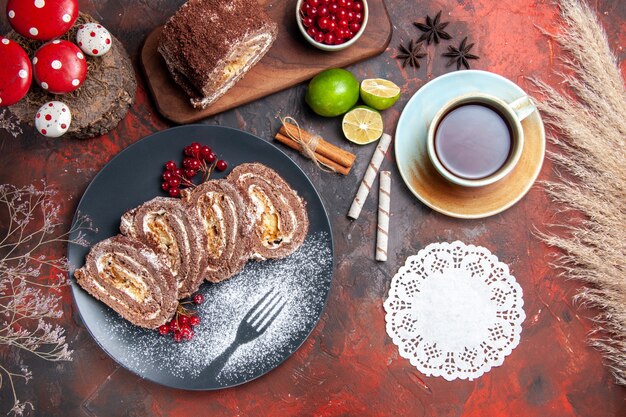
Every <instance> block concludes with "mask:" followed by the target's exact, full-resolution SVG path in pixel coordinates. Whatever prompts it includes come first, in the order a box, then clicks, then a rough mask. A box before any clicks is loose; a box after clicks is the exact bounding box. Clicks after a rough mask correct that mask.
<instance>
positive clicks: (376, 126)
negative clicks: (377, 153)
mask: <svg viewBox="0 0 626 417" xmlns="http://www.w3.org/2000/svg"><path fill="white" fill-rule="evenodd" d="M341 129H342V130H343V134H344V135H345V137H346V139H348V140H349V141H350V142H354V143H356V144H358V145H365V144H368V143H371V142H374V141H375V140H377V139H378V138H380V136H381V135H382V134H383V118H382V117H381V116H380V113H379V112H378V111H376V110H374V109H372V108H371V107H367V106H357V107H355V108H353V109H352V110H350V111H349V112H348V113H346V114H345V116H343V121H342V122H341Z"/></svg>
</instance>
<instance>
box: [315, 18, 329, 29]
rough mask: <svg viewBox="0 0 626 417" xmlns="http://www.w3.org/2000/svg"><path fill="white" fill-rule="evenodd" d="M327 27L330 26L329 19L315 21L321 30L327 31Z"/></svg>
mask: <svg viewBox="0 0 626 417" xmlns="http://www.w3.org/2000/svg"><path fill="white" fill-rule="evenodd" d="M328 25H330V19H329V18H327V17H319V18H318V19H317V26H318V27H319V28H320V29H322V30H328Z"/></svg>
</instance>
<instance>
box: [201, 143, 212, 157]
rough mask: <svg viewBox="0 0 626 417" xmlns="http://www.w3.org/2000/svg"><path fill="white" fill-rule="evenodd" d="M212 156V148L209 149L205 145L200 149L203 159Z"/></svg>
mask: <svg viewBox="0 0 626 417" xmlns="http://www.w3.org/2000/svg"><path fill="white" fill-rule="evenodd" d="M210 154H211V148H209V147H208V146H206V145H204V146H203V147H202V148H200V156H201V157H202V159H206V158H207V156H209V155H210Z"/></svg>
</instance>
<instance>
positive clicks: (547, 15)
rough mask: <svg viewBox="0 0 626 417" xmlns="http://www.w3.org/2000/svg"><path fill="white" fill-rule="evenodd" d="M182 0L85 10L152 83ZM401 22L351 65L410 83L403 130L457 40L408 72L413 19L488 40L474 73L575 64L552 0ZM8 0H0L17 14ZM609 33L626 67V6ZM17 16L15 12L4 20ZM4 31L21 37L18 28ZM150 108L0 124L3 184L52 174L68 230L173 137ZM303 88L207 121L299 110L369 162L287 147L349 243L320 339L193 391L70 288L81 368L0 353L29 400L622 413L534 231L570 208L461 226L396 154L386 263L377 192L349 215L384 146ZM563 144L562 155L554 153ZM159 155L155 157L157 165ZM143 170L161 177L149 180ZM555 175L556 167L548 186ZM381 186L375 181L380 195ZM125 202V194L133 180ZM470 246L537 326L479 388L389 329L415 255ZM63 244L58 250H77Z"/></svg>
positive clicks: (457, 6)
mask: <svg viewBox="0 0 626 417" xmlns="http://www.w3.org/2000/svg"><path fill="white" fill-rule="evenodd" d="M181 3H182V1H181V0H177V1H165V0H142V1H135V2H127V1H121V0H110V1H80V6H81V10H82V11H84V12H87V13H89V14H91V15H93V16H94V17H95V18H96V19H98V20H99V21H101V22H102V23H103V24H104V26H105V27H107V28H108V29H109V30H110V31H111V32H112V34H113V35H114V36H116V37H117V38H118V39H120V41H121V42H122V43H123V44H124V46H125V47H126V49H127V50H128V51H129V53H130V54H131V56H132V58H133V63H134V64H135V70H136V72H137V74H139V71H138V66H137V63H138V61H137V58H138V53H139V50H140V45H141V42H142V40H143V38H144V37H145V36H146V35H147V34H148V33H149V32H150V31H151V30H152V29H153V28H154V27H155V26H157V25H161V24H163V23H164V22H165V20H166V19H167V18H168V17H169V16H170V15H171V14H172V13H173V12H174V11H175V10H176V9H177V7H178V6H179V5H180V4H181ZM386 4H387V7H388V9H389V13H390V15H391V19H392V22H393V24H394V35H393V39H392V41H391V44H390V48H389V49H388V50H387V51H385V52H384V53H383V54H382V55H380V56H378V57H376V58H374V59H370V60H368V61H365V62H362V63H360V64H357V65H355V66H353V67H350V68H349V69H350V70H352V71H353V72H354V73H355V74H356V76H357V78H359V79H363V78H370V77H375V76H382V77H384V78H388V79H391V80H393V81H394V82H396V83H397V84H398V85H400V86H401V88H402V93H403V94H402V97H401V99H400V101H399V102H398V103H397V104H396V105H395V106H394V107H393V108H391V109H389V110H386V111H385V112H384V113H383V118H384V121H385V123H386V126H387V128H386V130H387V131H388V132H390V133H393V130H394V129H395V124H396V122H397V120H398V117H399V114H400V112H401V111H402V108H403V107H404V105H405V103H406V101H407V100H408V99H409V98H410V96H411V95H412V94H413V93H414V92H415V91H417V89H419V88H420V87H421V86H422V85H423V84H424V83H425V82H427V81H429V80H430V79H432V78H433V77H436V76H438V75H441V74H443V73H446V72H449V71H451V70H452V68H446V67H445V63H446V62H447V60H446V59H445V58H443V57H441V56H440V54H441V53H443V52H444V51H445V45H446V43H445V41H444V42H442V43H441V44H439V45H438V46H434V45H430V46H428V47H427V48H426V50H427V52H428V56H427V57H426V58H425V59H424V60H422V61H421V62H422V67H421V68H420V69H418V70H415V69H414V68H411V67H407V68H404V69H402V66H401V62H399V61H397V60H395V59H394V58H393V56H395V53H396V52H395V47H396V46H397V45H398V44H399V43H400V42H401V41H402V42H407V41H408V40H409V39H410V38H417V37H418V36H419V31H418V30H417V29H416V28H415V27H414V26H413V22H414V21H422V20H423V19H424V17H425V16H426V14H430V15H433V14H434V13H436V12H437V11H438V10H439V9H443V10H444V12H443V14H442V19H443V20H444V21H450V22H451V23H450V25H449V26H448V27H447V28H446V30H447V31H448V32H449V33H450V34H451V35H452V36H453V37H454V40H453V42H455V41H456V42H458V41H460V40H461V39H462V38H463V37H464V36H465V35H468V36H469V40H470V41H472V42H475V44H476V45H475V46H474V49H472V52H474V53H476V54H477V55H479V56H480V60H479V61H472V62H471V64H472V66H473V68H476V69H485V70H489V71H493V72H496V73H499V74H501V75H503V76H505V77H507V78H509V79H511V80H513V81H515V82H516V83H518V84H519V85H520V86H521V87H522V88H524V89H526V90H531V87H530V83H529V81H528V79H527V77H533V76H534V77H539V78H542V79H543V80H545V81H547V82H548V83H549V84H551V85H555V86H558V85H559V81H560V80H559V78H558V77H557V76H556V75H554V72H555V71H557V70H558V69H559V59H560V58H561V57H562V56H563V55H562V52H561V51H560V50H559V49H558V47H557V45H555V43H554V42H553V41H551V40H550V39H548V38H547V37H545V36H543V35H542V34H541V32H540V30H539V29H538V28H537V27H536V26H535V25H537V26H539V27H542V28H545V29H546V30H548V31H552V30H555V28H556V25H557V20H556V18H557V13H558V11H557V9H556V8H555V6H554V4H553V2H552V1H549V0H542V1H539V0H520V1H511V0H507V1H500V2H496V1H492V0H474V1H470V0H458V1H453V0H445V1H444V0H437V1H435V0H428V1H417V2H404V1H400V0H389V1H387V2H386ZM5 5H6V0H0V10H4V7H5ZM592 5H593V6H594V8H596V9H597V10H598V16H599V18H600V21H601V22H602V24H603V25H604V27H605V28H606V31H607V33H608V35H609V43H610V46H611V47H612V48H613V50H614V51H615V52H616V54H617V57H618V61H619V62H620V64H621V68H622V71H624V70H626V64H624V57H625V56H626V53H625V52H624V50H623V49H622V47H623V45H625V44H626V3H624V2H620V1H611V0H604V1H592ZM3 16H4V14H3ZM0 22H1V23H0V28H1V29H2V30H1V32H2V33H4V32H7V31H8V25H7V23H6V18H4V17H2V20H1V21H0ZM138 81H139V89H138V91H137V100H136V103H135V104H134V105H133V107H132V108H131V110H130V112H129V114H128V116H127V117H126V118H125V119H124V120H123V121H122V122H121V123H120V125H119V126H118V127H117V128H116V129H114V130H113V131H112V132H110V133H109V134H108V135H106V136H102V137H96V138H94V139H90V140H86V141H76V140H70V139H66V138H60V139H47V138H43V137H41V136H39V135H36V134H35V133H34V132H33V131H32V130H31V129H30V128H28V127H26V126H23V130H24V133H23V134H21V135H19V136H18V137H17V138H14V137H13V136H11V135H10V134H9V133H8V132H7V131H5V130H0V162H1V163H0V182H2V183H4V182H11V183H15V184H16V185H23V184H28V183H31V182H32V181H33V179H39V178H46V180H47V181H48V182H49V183H50V184H51V185H53V186H54V187H55V188H57V189H58V190H59V197H58V202H59V203H60V204H61V205H62V211H63V218H64V221H65V223H66V224H67V225H68V226H69V223H70V220H71V217H72V215H73V212H74V209H75V208H76V204H77V202H78V200H79V199H80V197H81V195H82V193H83V192H84V190H85V188H86V186H87V185H88V183H89V181H90V180H91V179H92V178H93V177H94V176H95V174H96V173H97V172H98V171H99V170H100V169H101V168H102V167H103V166H104V165H105V164H106V162H108V161H109V160H110V159H111V158H112V157H113V156H114V155H116V154H117V153H118V152H119V151H120V150H121V149H123V148H125V147H126V146H128V145H129V144H131V143H133V142H135V141H137V140H139V139H140V138H142V137H144V136H146V135H148V134H150V133H153V132H156V131H158V130H161V129H164V128H166V127H169V125H168V124H167V123H166V122H165V121H164V120H163V119H161V118H160V117H159V116H158V115H157V114H156V112H155V110H154V107H153V104H152V103H151V101H150V99H149V98H148V96H147V95H146V92H145V84H144V83H143V80H142V79H141V77H138ZM304 90H305V86H304V85H300V86H298V87H294V88H291V89H289V90H286V91H283V92H281V93H278V94H275V95H273V96H270V97H267V98H265V99H263V100H260V101H257V102H254V103H251V104H249V105H246V106H242V107H239V108H237V109H235V110H232V111H229V112H226V113H223V114H220V115H218V116H216V117H212V118H209V119H206V120H205V121H204V123H206V124H219V125H223V126H231V127H236V128H239V129H242V130H245V131H249V132H251V133H254V134H256V135H258V136H261V137H262V138H265V139H268V140H270V138H271V137H272V136H273V135H274V133H275V132H276V131H277V130H278V126H279V122H278V121H277V119H276V117H275V116H276V114H278V113H280V114H283V115H287V114H289V115H292V116H294V117H295V118H296V119H298V120H299V121H300V123H301V124H302V126H303V127H304V128H306V129H307V130H311V131H314V132H316V133H318V134H320V135H321V136H323V137H324V138H325V139H326V140H328V141H331V142H333V143H335V144H339V145H341V146H343V147H344V148H346V149H349V150H350V151H352V152H356V153H357V155H358V157H357V162H356V165H355V167H354V168H353V170H352V172H351V173H350V175H348V176H346V177H340V176H333V175H330V174H326V173H323V172H320V171H318V170H316V169H315V168H314V167H313V165H312V164H311V163H310V162H308V161H306V160H305V159H303V158H301V157H299V156H296V155H294V154H293V153H289V152H290V151H289V150H286V152H288V153H289V154H290V155H291V156H292V157H293V159H294V160H295V161H296V163H297V164H298V165H299V166H301V167H302V168H303V170H304V171H305V172H306V173H307V174H308V175H309V178H310V179H311V181H312V182H313V184H315V186H316V187H317V189H318V190H319V191H320V193H321V195H322V199H323V200H324V203H325V205H326V207H327V209H328V211H329V215H330V219H331V224H332V227H333V232H334V238H335V243H336V252H335V253H336V256H337V259H336V260H337V262H336V266H335V276H334V280H333V286H332V288H331V291H330V295H329V299H328V304H327V306H326V309H325V310H324V313H323V315H322V319H321V321H320V323H319V324H318V326H317V327H316V329H315V330H314V331H313V334H312V336H311V337H310V338H309V339H308V340H307V341H306V342H305V344H304V345H303V346H302V347H301V348H300V349H299V350H298V351H297V352H296V353H295V354H294V355H293V356H292V357H291V358H290V359H289V360H287V361H286V362H285V363H284V364H283V365H281V366H280V367H278V368H277V369H275V370H274V371H272V372H270V373H269V374H268V375H266V376H264V377H263V378H260V379H258V380H255V381H253V382H251V383H249V384H246V385H243V386H241V387H238V388H233V389H228V390H225V391H218V392H207V393H204V392H187V391H179V390H173V389H169V388H165V387H162V386H159V385H156V384H153V383H150V382H146V381H142V380H141V379H139V378H137V377H136V376H134V375H133V374H131V373H129V372H127V371H125V370H124V369H120V368H119V367H118V366H117V365H116V364H115V362H113V361H112V360H111V359H110V358H109V357H108V356H107V355H106V354H105V353H104V352H103V351H102V350H100V348H98V346H97V345H96V343H95V341H94V340H93V339H92V338H91V337H90V336H89V335H88V333H87V331H86V330H85V328H84V327H83V326H82V324H81V323H80V321H79V319H78V316H77V314H76V313H75V311H74V309H75V307H74V305H73V303H72V298H71V295H70V291H69V288H68V289H66V290H65V291H64V293H63V300H64V303H63V309H64V311H65V313H66V314H65V316H64V318H63V319H62V320H61V324H62V325H63V326H64V327H65V328H66V329H67V330H68V339H69V341H70V345H71V347H72V348H73V349H74V361H73V362H69V363H47V362H44V361H40V360H38V359H36V358H35V357H33V356H32V355H29V354H26V353H19V355H17V356H16V355H15V353H10V352H8V351H4V350H3V351H1V352H0V357H1V358H2V359H1V360H2V361H3V363H5V362H7V361H9V363H10V361H15V360H19V361H23V362H26V363H28V364H29V366H30V367H31V369H32V371H33V376H34V379H33V380H32V381H30V382H29V384H28V385H23V384H21V383H20V382H18V386H17V390H18V394H19V396H20V397H21V398H22V399H24V400H26V399H30V400H32V401H33V403H34V405H35V407H36V409H37V411H36V415H42V416H70V415H71V416H146V415H151V416H167V415H171V416H184V415H215V416H233V415H241V416H260V415H271V416H289V415H305V416H309V415H315V416H349V415H359V416H386V415H397V416H541V417H543V416H557V417H558V416H622V415H626V401H625V397H626V395H625V394H626V391H625V390H624V388H622V387H618V386H616V385H614V384H613V380H612V377H611V375H610V373H609V371H608V369H607V368H606V367H604V366H603V365H602V358H601V356H600V354H599V353H598V352H597V351H595V350H593V349H591V348H589V347H588V346H587V345H586V343H585V338H586V337H587V335H588V332H589V331H590V330H591V328H592V323H591V321H590V320H589V319H588V317H590V316H592V315H594V314H595V313H596V312H595V311H590V310H588V309H586V308H585V307H583V306H579V305H575V304H573V303H572V300H571V299H572V295H573V294H575V292H576V289H577V288H578V285H579V284H577V283H576V282H572V281H565V280H564V279H563V278H561V277H559V276H558V275H557V273H556V272H555V271H554V270H552V269H551V268H550V267H549V265H548V264H549V262H550V260H551V254H553V252H552V251H551V250H550V249H549V248H547V247H546V246H545V245H543V244H542V243H541V242H539V241H538V239H537V238H536V236H534V234H533V232H534V231H535V230H536V229H535V228H536V227H538V228H541V227H542V225H543V224H545V223H550V222H551V221H552V220H553V216H554V213H555V212H556V210H557V207H555V206H554V205H552V203H551V202H550V201H549V199H548V198H547V196H546V194H545V192H544V190H543V189H542V187H541V185H540V184H537V185H535V186H534V187H533V188H532V189H531V191H530V192H529V194H528V195H527V196H526V197H525V198H524V199H523V200H522V201H521V202H520V203H518V204H517V205H515V206H514V207H512V208H511V209H509V210H507V211H506V212H504V213H502V214H500V215H496V216H494V217H491V218H487V219H483V220H470V221H468V220H456V219H451V218H447V217H445V216H442V215H440V214H438V213H435V212H433V211H431V210H430V209H428V208H426V207H425V206H424V205H422V204H421V203H419V202H418V201H417V200H416V199H415V198H414V197H413V196H412V194H410V192H409V191H408V189H407V188H406V186H405V185H404V184H403V183H402V182H401V180H400V176H399V174H398V171H397V169H396V168H395V162H394V159H393V156H392V155H393V152H390V153H389V154H388V156H387V159H386V160H385V161H384V162H383V169H389V170H391V172H392V191H391V194H392V202H391V210H392V216H391V231H392V232H391V239H390V247H389V253H390V256H389V261H388V262H387V263H384V264H381V263H376V262H375V261H374V260H373V259H374V240H373V236H374V234H375V228H376V225H375V221H376V213H375V208H376V204H377V201H376V198H375V197H372V196H370V198H369V199H368V201H367V203H366V205H365V207H364V210H363V213H362V214H361V217H360V218H359V220H358V221H355V222H351V221H349V220H348V219H347V217H346V213H347V211H348V208H349V206H350V203H351V201H352V198H353V197H354V193H355V192H356V188H357V186H358V183H359V181H360V180H361V177H362V175H363V173H364V171H365V168H366V166H367V163H368V162H369V158H370V155H371V153H372V152H373V147H372V146H367V147H363V148H359V147H357V146H353V145H351V144H348V143H347V142H345V141H344V140H343V139H342V137H341V132H340V123H339V120H338V119H324V118H321V117H317V116H315V115H314V114H313V113H312V112H311V111H309V110H308V109H307V108H306V107H305V105H304V101H303V97H304ZM549 149H551V147H549ZM149 157H150V156H149V155H146V158H149ZM135 175H138V176H141V175H154V173H141V172H138V173H136V174H135ZM552 178H555V174H554V172H553V169H552V164H551V163H550V161H546V164H545V165H544V168H543V171H542V173H541V175H540V180H545V179H552ZM375 186H376V185H375ZM117 192H118V193H124V192H125V189H124V184H123V183H121V184H120V187H119V190H118V191H117ZM454 239H460V240H462V241H464V242H466V243H472V244H476V245H483V246H485V247H487V248H488V249H490V250H491V251H492V252H493V253H495V254H496V255H497V256H498V257H499V258H500V260H502V261H503V262H506V263H507V264H509V266H510V267H511V270H512V273H513V274H514V275H515V277H516V278H517V280H518V282H519V283H520V285H521V286H522V288H523V289H524V299H525V311H526V315H527V319H526V321H525V322H524V325H523V333H522V338H521V342H520V345H519V346H518V347H517V348H516V349H515V350H514V351H513V353H512V354H511V356H509V357H508V358H507V359H506V361H505V362H504V364H503V365H502V366H501V367H498V368H495V369H493V370H491V371H490V372H489V373H487V374H485V375H484V376H483V377H481V378H480V379H478V380H476V381H471V382H470V381H454V382H446V381H445V380H443V379H442V378H429V377H425V376H424V375H422V374H420V373H419V372H417V371H416V370H415V369H414V368H413V367H411V365H410V364H409V362H408V361H407V360H405V359H403V358H400V357H399V355H398V351H397V348H396V347H395V346H394V345H393V343H392V342H391V340H390V339H389V338H388V337H387V335H386V333H385V323H384V312H383V309H382V302H383V300H384V297H385V296H386V292H387V288H388V286H389V282H390V279H391V277H392V276H393V274H394V272H395V271H396V270H397V269H398V267H399V266H400V265H401V264H402V263H403V262H404V260H405V258H406V257H407V256H408V255H411V254H414V253H416V252H417V251H418V250H419V249H420V248H422V247H424V246H425V245H426V244H428V243H430V242H434V241H441V240H454ZM64 251H65V248H63V247H56V248H51V249H50V253H54V254H63V253H64ZM1 394H2V399H1V401H0V408H1V410H0V412H5V411H6V410H7V409H8V407H9V406H10V400H9V399H8V397H7V396H9V395H10V393H9V391H8V390H7V389H6V387H4V388H3V389H2V391H1Z"/></svg>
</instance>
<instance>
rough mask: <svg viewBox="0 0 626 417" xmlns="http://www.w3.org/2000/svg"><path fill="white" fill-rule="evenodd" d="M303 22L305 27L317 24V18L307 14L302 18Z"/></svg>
mask: <svg viewBox="0 0 626 417" xmlns="http://www.w3.org/2000/svg"><path fill="white" fill-rule="evenodd" d="M302 24H303V25H304V27H305V28H308V27H311V26H313V25H314V24H315V20H314V19H313V18H312V17H311V16H306V17H303V18H302Z"/></svg>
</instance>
